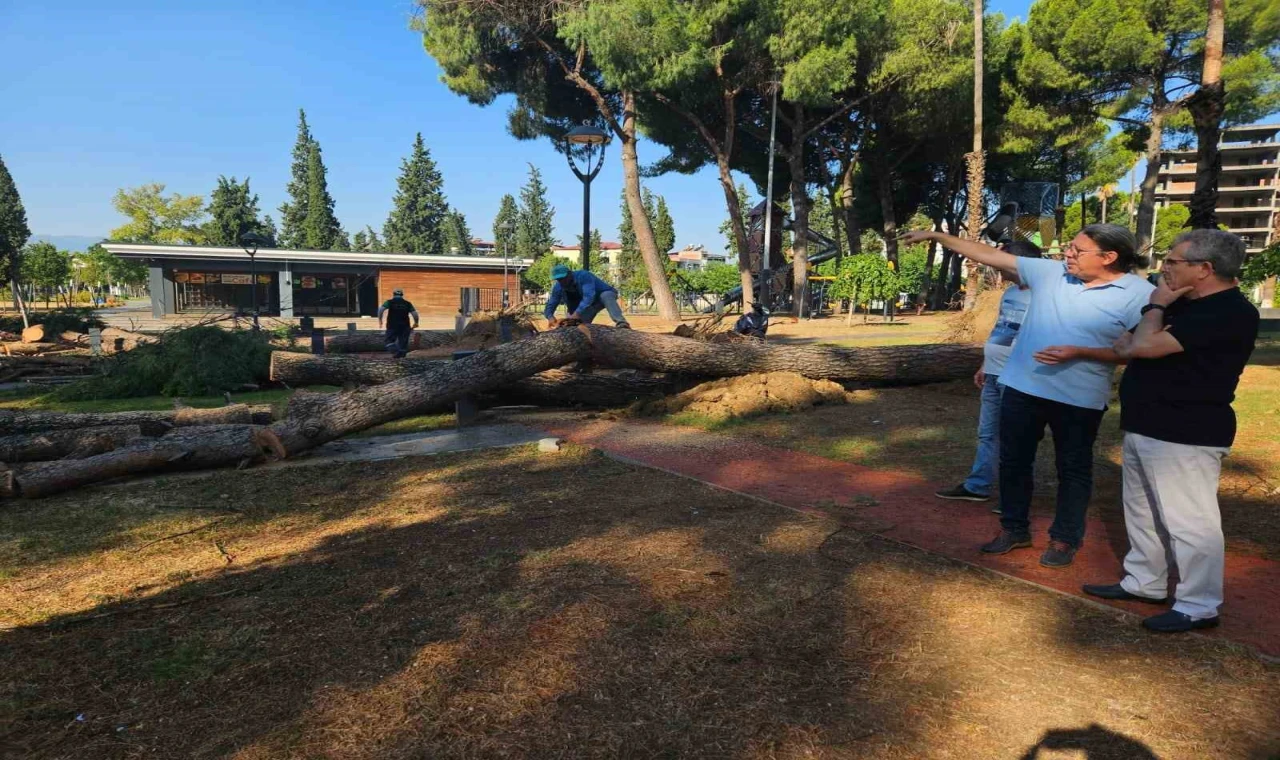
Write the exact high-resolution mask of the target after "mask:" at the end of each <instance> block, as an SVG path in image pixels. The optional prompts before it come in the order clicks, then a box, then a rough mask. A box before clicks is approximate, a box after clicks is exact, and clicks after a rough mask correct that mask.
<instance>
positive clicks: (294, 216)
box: [279, 108, 315, 248]
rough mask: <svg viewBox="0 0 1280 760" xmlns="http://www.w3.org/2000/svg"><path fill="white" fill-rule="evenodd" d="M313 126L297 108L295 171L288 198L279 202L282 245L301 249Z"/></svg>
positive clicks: (294, 147) (305, 217) (294, 153)
mask: <svg viewBox="0 0 1280 760" xmlns="http://www.w3.org/2000/svg"><path fill="white" fill-rule="evenodd" d="M314 142H315V140H314V138H312V137H311V128H310V127H308V126H307V113H306V111H303V110H302V109H301V108H299V109H298V139H297V140H296V141H295V142H294V144H293V174H292V177H291V178H290V180H289V185H288V188H287V189H288V193H289V200H288V201H285V202H284V203H282V204H280V240H279V243H280V247H281V248H301V247H303V241H304V240H305V239H306V233H305V232H304V231H303V227H304V226H305V224H306V220H307V205H308V202H307V189H308V184H307V162H308V161H309V160H310V158H311V146H312V144H313V143H314Z"/></svg>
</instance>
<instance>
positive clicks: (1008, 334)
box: [982, 285, 1031, 376]
mask: <svg viewBox="0 0 1280 760" xmlns="http://www.w3.org/2000/svg"><path fill="white" fill-rule="evenodd" d="M1030 303H1031V291H1030V290H1027V289H1026V288H1022V287H1019V286H1017V285H1010V286H1009V287H1007V288H1005V291H1004V295H1002V296H1001V297H1000V315H999V316H997V317H996V326H995V327H993V328H992V329H991V336H990V337H988V338H987V342H986V344H985V345H984V346H983V347H982V354H983V356H984V357H985V358H984V359H983V362H982V371H983V372H985V373H986V374H988V375H994V376H998V375H999V374H1000V373H1001V372H1002V371H1003V370H1004V365H1005V363H1006V362H1007V361H1008V360H1009V354H1010V353H1012V352H1013V342H1014V341H1015V340H1016V339H1017V338H1018V331H1019V330H1020V329H1022V320H1024V319H1026V316H1027V306H1028V305H1030Z"/></svg>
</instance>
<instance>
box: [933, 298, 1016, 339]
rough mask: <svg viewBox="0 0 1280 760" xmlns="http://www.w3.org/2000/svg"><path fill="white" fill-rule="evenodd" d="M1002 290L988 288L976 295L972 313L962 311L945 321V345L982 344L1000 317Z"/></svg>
mask: <svg viewBox="0 0 1280 760" xmlns="http://www.w3.org/2000/svg"><path fill="white" fill-rule="evenodd" d="M1002 295H1004V288H1003V287H1000V288H989V289H987V290H984V291H982V292H981V293H979V294H978V300H977V302H976V303H974V305H973V310H972V311H962V312H960V313H959V314H956V315H955V316H953V317H952V318H951V319H949V320H947V331H946V332H945V333H943V335H942V340H943V341H944V342H946V343H983V342H985V341H986V339H987V336H988V335H990V334H991V329H992V328H993V327H995V326H996V318H997V317H999V316H1000V297H1001V296H1002Z"/></svg>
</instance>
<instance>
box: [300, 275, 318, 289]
mask: <svg viewBox="0 0 1280 760" xmlns="http://www.w3.org/2000/svg"><path fill="white" fill-rule="evenodd" d="M299 279H300V280H302V287H304V288H314V287H315V286H316V278H314V277H300V278H299Z"/></svg>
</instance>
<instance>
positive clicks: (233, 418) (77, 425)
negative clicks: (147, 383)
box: [0, 404, 273, 435]
mask: <svg viewBox="0 0 1280 760" xmlns="http://www.w3.org/2000/svg"><path fill="white" fill-rule="evenodd" d="M272 418H273V414H272V410H271V407H270V406H268V405H252V406H251V405H249V404H232V405H230V406H221V407H217V408H214V409H172V410H167V411H161V412H102V413H97V414H94V413H89V414H62V413H60V412H25V413H24V412H11V411H7V410H3V409H0V430H3V431H5V432H6V433H41V432H44V431H46V430H78V429H82V428H93V427H106V426H110V425H138V426H139V427H141V428H142V432H143V434H144V435H162V434H163V433H165V432H166V431H168V430H170V429H172V428H175V427H188V426H193V425H227V424H260V425H265V424H269V423H270V422H271V420H272Z"/></svg>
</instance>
